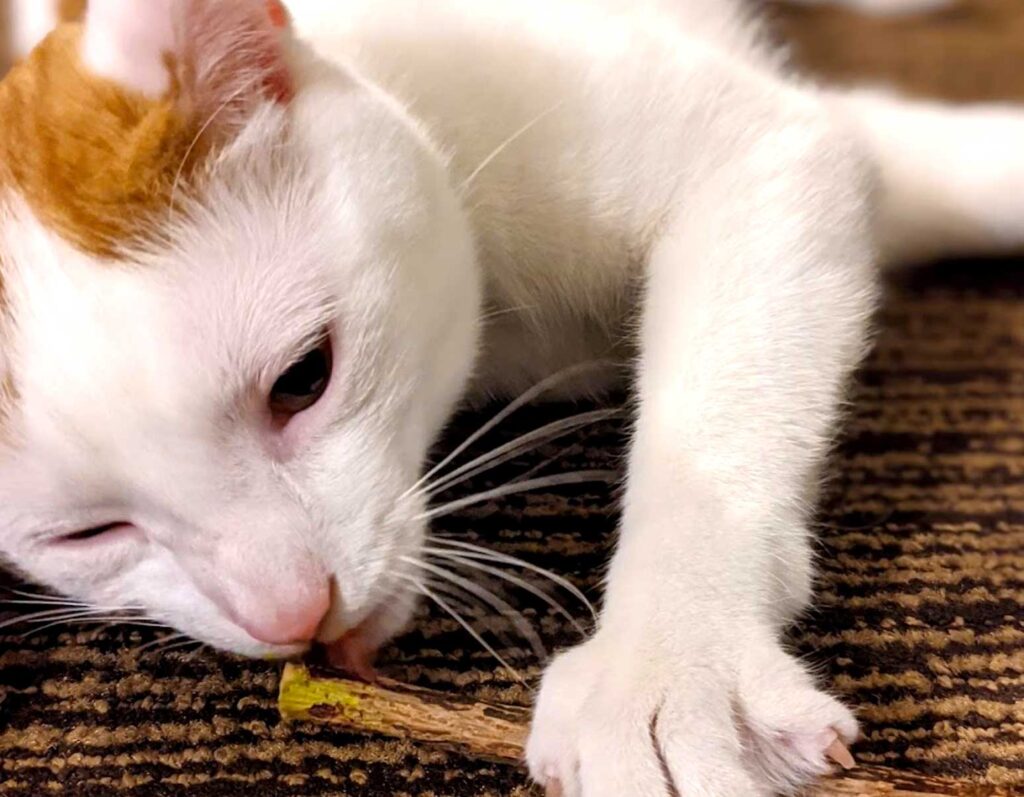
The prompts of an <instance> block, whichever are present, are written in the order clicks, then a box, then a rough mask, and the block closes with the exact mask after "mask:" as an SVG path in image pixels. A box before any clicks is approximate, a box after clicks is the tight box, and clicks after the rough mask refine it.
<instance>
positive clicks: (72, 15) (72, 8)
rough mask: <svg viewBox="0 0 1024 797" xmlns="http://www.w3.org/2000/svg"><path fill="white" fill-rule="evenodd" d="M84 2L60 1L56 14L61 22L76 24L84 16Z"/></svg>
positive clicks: (75, 0)
mask: <svg viewBox="0 0 1024 797" xmlns="http://www.w3.org/2000/svg"><path fill="white" fill-rule="evenodd" d="M86 5H88V3H87V2H86V0H60V5H59V6H58V8H57V14H58V15H59V16H60V20H61V22H78V21H79V20H81V19H82V16H83V15H84V14H85V7H86Z"/></svg>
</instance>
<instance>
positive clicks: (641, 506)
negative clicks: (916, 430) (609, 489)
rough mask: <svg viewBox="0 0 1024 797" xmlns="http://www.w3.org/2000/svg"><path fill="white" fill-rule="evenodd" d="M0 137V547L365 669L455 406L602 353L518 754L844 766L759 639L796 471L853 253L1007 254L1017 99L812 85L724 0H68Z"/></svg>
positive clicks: (390, 606)
mask: <svg viewBox="0 0 1024 797" xmlns="http://www.w3.org/2000/svg"><path fill="white" fill-rule="evenodd" d="M0 119H2V120H3V122H2V126H0V164H2V166H0V197H2V199H0V274H2V281H0V286H2V294H0V295H2V301H0V308H2V313H0V341H2V348H0V529H2V536H0V552H2V554H3V556H4V558H5V559H6V560H7V561H8V562H9V563H10V564H11V565H12V566H13V567H15V568H17V569H18V570H19V571H20V572H22V573H23V574H25V575H26V576H27V577H29V578H31V579H33V580H35V581H37V582H38V583H40V584H44V585H47V586H49V587H51V588H53V589H55V590H57V591H59V592H61V593H63V594H66V595H68V596H72V597H73V598H75V599H77V600H81V601H84V602H87V603H89V604H90V605H92V606H95V607H102V609H103V610H104V611H114V610H130V611H137V612H143V613H145V614H146V615H147V616H149V617H151V618H154V619H156V620H158V621H160V622H163V623H167V624H169V625H172V626H174V627H176V628H178V629H180V630H181V631H182V632H183V633H186V634H188V635H191V636H193V637H195V638H196V639H199V640H203V641H205V642H207V643H209V644H212V645H214V646H216V647H219V648H223V649H226V650H230V651H234V652H236V653H239V654H243V655H246V656H254V657H289V656H294V655H299V654H301V653H303V652H304V651H306V650H307V649H308V648H309V646H310V645H311V644H312V643H314V642H317V641H318V642H321V643H324V644H326V645H328V646H329V649H330V652H331V655H332V658H333V659H334V661H335V662H337V663H339V664H341V665H343V666H346V667H348V668H350V669H353V670H355V671H357V672H363V673H366V672H368V669H369V667H370V662H371V659H372V656H373V654H374V652H375V651H376V650H377V649H378V648H379V647H380V646H381V645H382V644H383V643H384V642H385V641H386V640H388V639H390V638H391V637H392V636H393V635H395V634H396V633H397V632H398V631H399V630H400V629H402V628H403V627H404V626H405V625H406V624H407V622H408V621H409V618H410V616H411V613H412V611H413V609H414V607H415V605H416V602H417V600H418V599H420V598H421V597H423V595H424V594H426V595H429V594H430V589H429V585H428V583H427V582H428V579H427V574H426V573H425V571H424V570H423V569H422V564H421V558H422V548H423V545H424V539H425V527H426V523H427V515H428V499H429V493H430V489H429V488H430V486H431V483H430V479H429V478H428V477H429V476H430V473H426V474H425V473H424V471H425V462H426V460H427V458H428V452H429V450H430V448H431V445H432V444H433V443H434V441H435V440H436V439H437V437H438V435H439V433H440V431H441V430H442V428H443V427H444V425H445V423H446V421H447V420H448V419H449V417H450V416H451V415H452V413H453V411H454V410H455V408H456V407H457V406H458V405H459V404H460V402H462V401H466V400H475V399H479V398H482V397H508V396H519V395H523V394H524V391H525V395H526V396H527V397H529V396H531V395H533V394H534V393H537V392H539V391H538V390H536V389H534V390H533V392H531V386H534V385H537V384H538V383H539V384H541V385H542V386H544V387H549V388H551V391H550V392H558V393H560V394H561V395H579V394H583V393H594V392H600V391H601V390H603V389H606V388H607V387H609V386H610V385H612V384H614V382H615V380H617V379H620V378H621V376H622V372H623V368H622V367H621V364H622V363H628V364H630V365H631V368H632V370H633V372H634V381H635V393H636V402H635V403H636V408H637V411H638V415H637V419H636V422H635V426H634V428H633V433H632V440H631V446H630V452H629V456H628V470H627V476H626V484H625V491H624V499H623V505H622V519H621V535H620V541H619V545H618V549H617V551H616V553H615V555H614V558H613V561H612V563H611V566H610V570H609V573H608V578H607V588H606V594H605V601H604V608H603V611H602V614H601V617H600V621H599V625H598V628H597V631H596V633H595V634H594V635H593V636H592V638H590V639H589V640H588V641H586V642H584V643H583V644H582V645H580V646H579V647H576V648H574V649H572V650H570V651H568V652H565V653H563V654H561V655H560V656H558V657H557V658H556V659H555V660H554V661H553V662H552V663H551V665H550V666H549V667H548V669H547V671H546V674H545V675H544V677H543V680H542V683H541V687H540V692H539V695H538V698H537V705H536V709H535V719H534V723H533V728H532V732H531V735H530V739H529V742H528V750H527V763H528V765H529V769H530V772H531V773H532V775H533V777H534V778H535V779H536V780H537V781H538V782H540V783H541V784H543V785H544V786H545V787H546V788H547V790H548V793H549V794H558V795H563V797H570V796H571V797H604V795H615V796H616V797H617V796H618V795H623V794H629V795H637V796H638V797H655V796H658V797H660V796H661V795H670V794H686V795H704V796H706V797H735V796H736V795H771V794H776V793H790V792H793V791H796V790H798V789H800V788H801V787H803V786H805V785H806V784H808V783H810V782H812V781H813V780H814V779H815V778H817V777H818V776H820V775H821V774H823V773H825V772H826V771H827V770H828V769H829V767H830V766H831V763H832V761H837V762H839V763H840V764H843V765H849V764H850V763H851V760H850V757H849V753H848V752H847V750H846V746H848V745H850V744H852V743H853V742H854V741H855V740H856V737H857V732H858V731H857V722H856V720H855V717H854V715H853V713H852V712H851V711H850V710H849V709H848V708H846V707H845V706H843V705H842V704H841V703H840V702H839V701H837V700H836V699H834V698H833V697H832V696H830V695H829V694H828V693H827V692H826V691H824V690H823V689H822V688H821V687H820V686H819V685H818V684H817V683H816V682H815V679H814V678H813V677H812V675H811V673H810V672H809V671H808V670H807V668H806V667H805V666H804V665H803V664H802V663H801V662H799V661H798V660H797V659H795V658H794V657H792V656H791V655H790V654H789V653H787V652H786V650H785V649H784V647H783V642H782V635H783V633H784V630H785V629H786V627H787V626H788V625H789V624H790V623H791V622H792V621H793V620H794V618H796V617H798V616H799V615H800V614H801V612H803V611H804V610H805V609H806V607H807V606H808V605H809V602H810V600H811V593H812V581H813V561H812V553H811V547H810V533H809V530H808V513H809V511H810V509H811V508H812V506H813V501H814V496H815V491H816V485H817V483H818V479H819V470H820V467H821V462H822V458H823V456H824V455H825V453H826V451H827V448H828V442H829V440H830V436H831V435H832V433H833V427H834V424H835V422H836V418H837V413H838V410H839V407H840V405H841V401H842V398H843V391H844V388H845V386H846V383H847V381H848V379H849V377H850V374H851V372H852V371H853V369H854V368H855V367H856V365H857V363H858V362H859V361H860V359H861V358H862V356H863V355H864V353H865V351H866V349H867V347H868V345H869V339H870V334H869V333H870V319H871V316H872V313H873V311H874V309H875V306H876V302H877V298H878V293H879V289H878V282H879V279H878V275H879V267H880V266H881V265H882V264H889V263H903V262H908V261H914V260H923V259H928V258H931V257H935V256H939V255H960V254H969V253H974V252H986V253H998V252H1013V251H1018V250H1019V249H1020V248H1021V246H1022V244H1024V190H1021V189H1022V187H1024V150H1022V149H1021V146H1020V142H1021V141H1024V113H1022V112H1021V110H1019V109H1017V108H1014V107H1011V106H1005V107H1004V106H995V105H992V106H985V107H964V108H953V107H946V106H942V105H939V104H931V103H926V102H910V101H904V100H901V99H899V98H897V97H894V96H890V95H887V94H885V93H881V92H878V91H839V90H834V89H829V88H823V87H819V86H817V85H814V84H812V83H810V82H809V81H807V80H805V79H804V78H801V77H800V76H798V75H796V74H794V73H793V72H792V71H791V70H790V69H789V68H788V66H787V62H786V57H785V53H784V52H781V51H780V50H779V49H778V48H777V47H776V46H774V45H772V44H770V43H769V40H768V37H767V36H766V35H765V34H764V31H763V28H762V25H761V24H760V23H759V21H758V19H757V16H756V15H755V14H753V13H752V12H751V10H750V9H749V8H748V7H747V6H745V5H744V4H743V3H742V2H740V0H642V2H636V1H635V0H634V1H633V2H629V3H626V2H624V1H623V0H590V1H589V2H574V1H573V0H543V2H541V0H518V2H514V3H508V2H500V1H499V0H433V1H432V2H429V3H427V2H416V1H415V0H347V1H346V2H345V3H341V4H334V3H326V2H319V0H293V2H291V3H289V4H288V8H287V9H286V8H284V7H283V6H282V5H281V4H280V3H277V2H273V1H272V2H269V3H267V2H264V1H263V0H219V1H217V2H215V1H214V0H146V1H145V2H141V1H140V2H132V1H131V0H91V2H90V3H89V4H88V10H87V11H86V13H85V17H84V20H83V21H82V22H81V23H77V22H65V23H62V24H61V25H59V26H58V27H57V28H56V29H55V30H54V31H53V32H52V33H51V34H50V35H48V36H47V37H46V38H45V39H44V40H43V41H42V42H41V43H39V44H38V46H36V47H35V48H34V49H33V50H32V52H31V54H30V55H28V57H27V58H25V59H24V60H23V61H21V62H20V63H19V64H18V65H16V66H15V67H14V68H13V69H12V71H11V72H10V73H9V74H8V75H7V77H6V78H5V79H4V80H3V82H2V83H0ZM593 361H599V362H608V363H609V365H608V366H607V367H604V368H601V367H586V366H584V365H582V364H583V363H588V362H593Z"/></svg>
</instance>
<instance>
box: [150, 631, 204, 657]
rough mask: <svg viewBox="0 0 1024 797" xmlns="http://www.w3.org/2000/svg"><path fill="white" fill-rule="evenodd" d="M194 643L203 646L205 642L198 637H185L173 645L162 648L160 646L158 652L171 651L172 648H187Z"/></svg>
mask: <svg viewBox="0 0 1024 797" xmlns="http://www.w3.org/2000/svg"><path fill="white" fill-rule="evenodd" d="M183 636H184V634H183ZM192 645H197V646H198V647H203V643H202V642H200V641H199V640H198V639H192V638H189V639H185V640H183V641H181V642H175V643H174V644H173V645H167V646H166V647H162V648H160V650H159V651H158V652H159V653H170V652H171V651H172V650H180V649H181V648H187V647H190V646H192ZM197 649H198V648H197Z"/></svg>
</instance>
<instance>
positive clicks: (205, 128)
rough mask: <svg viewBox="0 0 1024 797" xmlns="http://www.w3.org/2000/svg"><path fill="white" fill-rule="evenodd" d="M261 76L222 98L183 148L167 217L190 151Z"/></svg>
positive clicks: (169, 214) (254, 76) (172, 184)
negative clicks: (185, 147)
mask: <svg viewBox="0 0 1024 797" xmlns="http://www.w3.org/2000/svg"><path fill="white" fill-rule="evenodd" d="M261 78H262V75H259V74H256V75H253V76H252V78H250V79H249V81H248V82H246V83H245V84H243V85H242V86H239V87H238V89H237V90H236V91H234V92H232V93H231V95H230V96H229V97H228V98H227V99H226V100H224V102H222V103H221V104H220V106H219V107H218V108H217V109H216V110H215V111H214V112H213V113H212V114H210V118H209V119H207V120H206V121H205V122H204V123H203V125H202V127H200V128H199V130H198V131H197V132H196V134H195V137H194V138H193V139H192V141H191V142H190V143H189V145H188V149H186V150H185V154H184V155H183V156H182V158H181V163H180V164H179V165H178V170H177V171H176V172H175V173H174V182H173V183H171V195H170V199H169V200H168V202H167V217H168V219H171V218H173V216H174V200H175V197H176V196H177V194H178V185H179V184H180V183H181V175H182V173H183V172H184V171H185V165H186V164H187V163H188V159H189V158H191V157H192V152H193V151H194V150H195V148H196V144H198V143H199V140H200V139H201V138H202V137H203V136H204V135H205V134H206V132H207V131H208V130H209V129H210V126H211V125H212V124H213V123H214V122H215V121H216V120H217V117H218V116H220V115H221V114H222V113H223V112H224V111H225V110H227V108H228V106H229V105H231V103H233V102H234V101H235V100H237V99H238V98H239V97H241V96H242V95H243V94H244V93H245V92H247V91H248V90H249V89H251V88H252V87H253V86H254V85H256V83H257V81H259V80H260V79H261Z"/></svg>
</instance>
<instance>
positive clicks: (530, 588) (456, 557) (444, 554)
mask: <svg viewBox="0 0 1024 797" xmlns="http://www.w3.org/2000/svg"><path fill="white" fill-rule="evenodd" d="M424 553H426V554H428V555H433V556H439V557H441V558H442V559H444V560H445V561H448V562H453V563H455V564H456V565H458V566H461V567H466V568H469V569H472V570H479V571H480V572H481V573H487V574H488V575H491V576H494V577H495V578H500V579H501V580H502V581H507V582H508V583H509V584H512V585H514V586H516V587H519V588H520V589H522V590H524V591H526V592H528V593H530V594H531V595H533V596H534V597H535V598H539V599H540V600H542V601H544V603H546V604H547V605H548V606H550V607H551V608H552V609H554V610H555V611H556V612H558V614H560V615H562V617H564V618H565V619H566V620H568V621H569V622H570V623H572V625H573V627H574V628H575V629H576V630H577V631H579V632H580V634H582V635H583V636H586V634H587V630H586V629H585V628H584V627H583V625H582V624H581V623H580V622H579V621H578V620H577V619H576V618H575V617H574V616H573V615H572V614H571V613H570V612H569V610H568V609H566V608H565V606H564V605H563V604H562V603H560V602H559V601H557V600H555V599H554V598H553V597H551V596H550V595H549V594H548V593H546V592H545V591H544V590H542V589H540V588H539V587H536V586H534V585H533V584H531V583H530V582H529V581H527V580H526V579H523V578H520V577H519V576H516V575H513V574H512V573H506V572H505V571H504V570H501V569H500V568H497V567H491V566H489V565H485V564H481V563H480V562H479V561H477V560H475V559H474V558H473V557H471V556H467V555H466V554H460V553H457V552H455V551H446V550H444V549H443V548H425V549H424Z"/></svg>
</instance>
